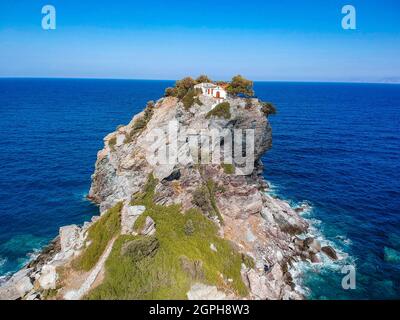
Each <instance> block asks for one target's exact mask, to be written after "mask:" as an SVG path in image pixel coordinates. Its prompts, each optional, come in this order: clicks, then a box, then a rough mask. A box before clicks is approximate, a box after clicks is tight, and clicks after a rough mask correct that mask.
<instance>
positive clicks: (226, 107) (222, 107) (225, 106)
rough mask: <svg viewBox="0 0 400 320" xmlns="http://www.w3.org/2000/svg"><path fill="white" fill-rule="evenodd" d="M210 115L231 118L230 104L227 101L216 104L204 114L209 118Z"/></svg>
mask: <svg viewBox="0 0 400 320" xmlns="http://www.w3.org/2000/svg"><path fill="white" fill-rule="evenodd" d="M211 117H218V118H224V119H230V118H231V105H230V104H229V102H222V103H220V104H217V105H216V106H215V107H214V109H212V110H211V111H209V112H208V113H207V115H206V118H207V119H209V118H211Z"/></svg>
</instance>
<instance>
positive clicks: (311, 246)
mask: <svg viewBox="0 0 400 320" xmlns="http://www.w3.org/2000/svg"><path fill="white" fill-rule="evenodd" d="M304 246H305V247H306V248H307V249H308V250H309V251H311V252H312V253H314V254H315V253H318V252H320V251H321V243H320V242H319V241H318V240H317V239H314V238H312V237H309V238H306V239H305V240H304Z"/></svg>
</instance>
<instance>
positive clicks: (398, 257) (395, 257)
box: [384, 247, 400, 263]
mask: <svg viewBox="0 0 400 320" xmlns="http://www.w3.org/2000/svg"><path fill="white" fill-rule="evenodd" d="M384 253H385V261H386V262H390V263H400V252H399V251H397V250H394V249H391V248H388V247H385V249H384Z"/></svg>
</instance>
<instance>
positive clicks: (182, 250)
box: [0, 95, 337, 299]
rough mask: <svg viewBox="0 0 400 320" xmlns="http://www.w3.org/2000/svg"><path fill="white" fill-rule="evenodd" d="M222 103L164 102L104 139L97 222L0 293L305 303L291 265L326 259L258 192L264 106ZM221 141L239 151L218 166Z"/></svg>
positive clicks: (63, 239) (292, 214) (65, 237)
mask: <svg viewBox="0 0 400 320" xmlns="http://www.w3.org/2000/svg"><path fill="white" fill-rule="evenodd" d="M224 103H225V104H223V105H217V106H216V103H215V100H214V99H213V98H210V97H206V96H203V95H200V96H199V97H198V98H197V99H196V100H194V101H193V103H191V104H190V106H188V105H187V104H185V103H184V101H182V100H178V99H177V98H174V97H167V98H163V99H160V100H159V101H157V102H156V103H150V104H148V106H147V107H146V109H145V110H144V111H143V112H141V113H140V114H138V115H136V116H135V117H134V118H133V119H132V121H131V122H130V123H129V124H128V125H126V126H122V127H119V128H118V129H117V130H116V131H115V132H113V133H111V134H109V135H107V136H106V137H105V139H104V148H103V149H102V150H101V151H99V152H98V155H97V161H96V169H95V172H94V174H93V176H92V185H91V188H90V192H89V198H90V199H91V200H92V201H94V202H96V203H97V204H99V207H100V212H101V216H99V217H93V219H92V221H91V222H88V223H85V224H84V225H83V226H81V227H79V226H76V225H72V226H66V227H62V228H61V229H60V236H59V238H57V239H56V241H55V242H54V244H53V245H52V246H51V247H50V248H49V249H47V250H45V252H43V253H42V254H41V255H40V256H39V257H38V258H37V259H36V260H35V261H33V262H31V263H30V264H29V265H28V266H26V267H25V268H24V269H23V270H21V271H20V272H19V273H17V274H16V275H14V276H13V277H12V278H11V279H10V280H9V281H8V282H7V283H6V284H5V285H4V286H3V287H1V288H0V298H3V299H16V298H21V297H22V298H24V299H47V298H57V299H81V298H83V297H91V298H100V299H101V298H113V299H119V298H121V299H127V298H128V299H143V298H147V299H152V298H158V299H159V298H161V299H164V298H165V299H172V298H177V299H180V298H189V299H222V298H226V297H228V298H234V299H236V298H250V299H301V298H303V297H302V296H301V295H300V294H299V293H298V292H296V290H295V286H294V284H293V282H292V277H291V274H290V272H289V271H288V270H290V266H291V264H292V263H293V262H295V261H299V260H308V261H310V262H313V263H314V262H319V261H320V259H319V256H318V255H319V254H320V252H324V253H326V252H328V253H330V257H331V258H332V259H336V258H337V257H336V254H335V253H334V251H332V250H331V248H327V247H325V248H322V249H321V245H320V244H319V242H318V241H316V240H315V239H312V238H306V239H301V238H300V237H299V236H300V235H301V234H304V233H305V232H306V231H307V229H308V225H307V223H306V222H305V221H304V220H303V219H302V218H301V217H300V216H299V214H298V212H300V211H301V210H302V208H297V209H293V208H291V207H290V206H289V204H288V203H286V202H284V201H282V200H280V199H277V198H274V197H272V196H270V195H268V193H267V191H268V185H267V183H266V182H265V181H264V180H263V178H262V163H261V161H260V157H261V155H262V154H263V153H264V152H266V151H267V150H268V149H269V148H271V145H272V135H271V127H270V125H269V122H268V120H267V118H266V117H265V115H264V114H263V112H262V103H261V102H260V101H258V100H257V99H252V100H248V99H242V98H228V99H226V100H225V101H224ZM246 130H247V131H246ZM243 132H246V134H245V137H244V136H243ZM155 133H156V134H155ZM199 133H200V134H199ZM253 134H254V135H253ZM215 137H223V139H216V138H215ZM247 137H253V138H254V139H249V140H248V139H247ZM193 138H194V139H193ZM214 138H215V139H214ZM232 138H233V139H232ZM241 138H243V139H241ZM196 139H197V140H196ZM193 141H195V142H193ZM206 141H208V144H207V143H206ZM239 142H241V143H239ZM230 144H232V145H234V146H235V145H236V144H238V145H239V147H238V148H237V149H235V147H233V154H234V157H233V159H234V161H233V164H229V163H228V164H226V163H225V164H224V163H220V161H219V160H221V158H222V159H224V161H225V162H227V161H226V159H227V158H229V157H230V156H232V150H230V149H229V146H230ZM199 146H201V148H200V147H199ZM164 151H165V154H166V155H168V157H167V158H166V159H164V158H163V157H160V155H163V154H164ZM217 151H219V152H217ZM199 154H201V156H199ZM215 155H216V156H215ZM199 158H200V161H199ZM249 159H250V160H249ZM164 160H166V161H164ZM246 160H247V162H246ZM106 260H107V261H108V263H107V266H105V264H104V263H105V261H106ZM121 270H122V271H121ZM172 287H173V288H174V291H169V288H172ZM110 288H111V289H110ZM110 292H111V293H110ZM116 292H118V293H116ZM50 294H51V295H50Z"/></svg>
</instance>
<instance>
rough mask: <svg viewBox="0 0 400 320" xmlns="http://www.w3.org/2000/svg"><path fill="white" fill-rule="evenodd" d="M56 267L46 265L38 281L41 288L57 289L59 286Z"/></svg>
mask: <svg viewBox="0 0 400 320" xmlns="http://www.w3.org/2000/svg"><path fill="white" fill-rule="evenodd" d="M57 278H58V276H57V271H56V267H55V266H53V265H51V264H46V265H44V266H43V268H42V272H41V274H40V277H39V279H38V282H39V285H40V287H42V289H44V290H49V289H55V288H56V285H57Z"/></svg>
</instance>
